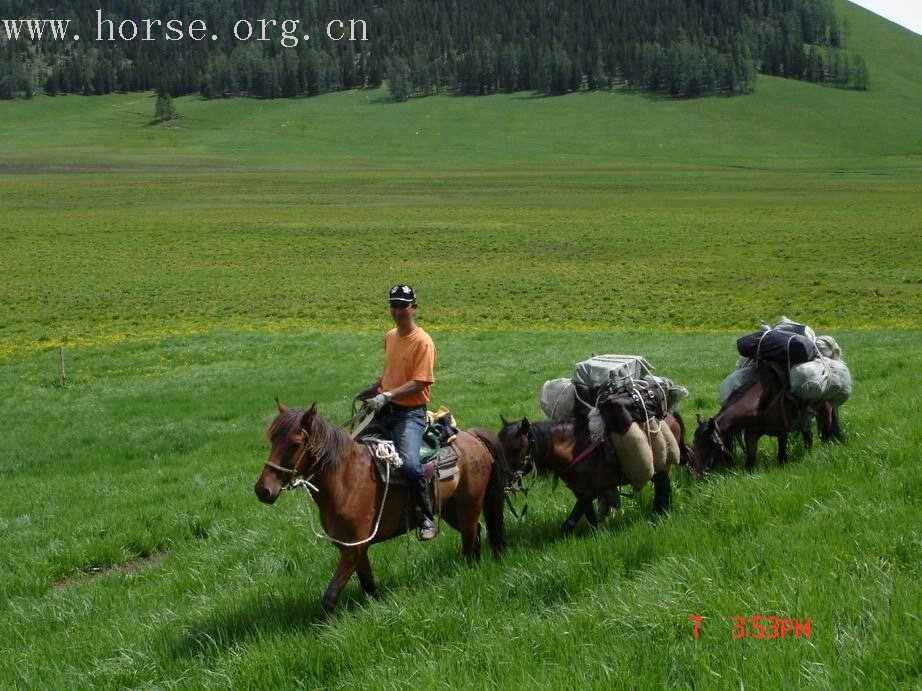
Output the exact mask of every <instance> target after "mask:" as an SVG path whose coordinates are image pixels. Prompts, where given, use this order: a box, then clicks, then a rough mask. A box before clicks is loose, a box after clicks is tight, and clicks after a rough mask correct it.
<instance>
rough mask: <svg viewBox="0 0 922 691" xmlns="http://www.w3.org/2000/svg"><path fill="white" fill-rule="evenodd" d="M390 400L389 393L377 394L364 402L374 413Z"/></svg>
mask: <svg viewBox="0 0 922 691" xmlns="http://www.w3.org/2000/svg"><path fill="white" fill-rule="evenodd" d="M390 400H391V394H390V393H389V392H385V393H379V394H378V395H377V396H375V397H374V398H369V399H368V400H367V401H365V405H367V406H368V407H369V408H371V409H372V410H374V411H375V412H378V411H379V410H381V408H383V407H384V406H386V405H387V404H388V403H390Z"/></svg>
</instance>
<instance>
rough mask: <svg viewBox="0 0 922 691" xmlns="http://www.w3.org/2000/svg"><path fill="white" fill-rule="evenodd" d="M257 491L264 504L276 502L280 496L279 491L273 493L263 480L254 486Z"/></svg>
mask: <svg viewBox="0 0 922 691" xmlns="http://www.w3.org/2000/svg"><path fill="white" fill-rule="evenodd" d="M253 489H254V491H255V492H256V498H257V499H259V501H261V502H262V503H263V504H274V503H275V500H276V499H278V498H279V493H278V492H275V493H273V492H272V490H270V489H269V488H268V487H266V486H265V485H263V484H262V483H261V482H257V483H256V487H254V488H253Z"/></svg>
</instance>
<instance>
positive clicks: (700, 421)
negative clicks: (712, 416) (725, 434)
mask: <svg viewBox="0 0 922 691" xmlns="http://www.w3.org/2000/svg"><path fill="white" fill-rule="evenodd" d="M695 417H696V418H698V424H699V425H700V424H701V423H702V422H704V420H703V419H702V417H701V413H695Z"/></svg>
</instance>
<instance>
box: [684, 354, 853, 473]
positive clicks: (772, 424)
mask: <svg viewBox="0 0 922 691" xmlns="http://www.w3.org/2000/svg"><path fill="white" fill-rule="evenodd" d="M758 367H759V370H758V372H759V376H758V377H757V378H756V379H755V380H754V381H753V382H752V383H751V384H749V385H748V386H745V387H743V388H741V389H738V390H737V391H734V392H733V394H732V395H731V396H730V397H729V398H728V399H727V400H726V402H725V403H724V404H723V406H721V408H720V411H719V412H718V413H717V415H715V416H714V417H712V418H710V419H709V420H702V419H701V417H700V416H699V418H698V427H697V429H696V430H695V439H694V443H693V447H692V452H691V456H690V463H689V468H690V469H691V471H692V473H693V474H694V475H700V474H702V473H705V472H707V471H709V470H711V469H713V468H714V467H715V466H716V465H718V464H721V463H723V464H729V463H730V462H731V461H732V457H733V453H732V452H733V446H734V443H735V442H738V441H739V440H740V438H742V442H743V445H744V448H745V451H746V469H747V470H752V468H753V466H754V465H755V462H756V456H757V454H758V450H759V438H760V437H762V436H773V437H777V439H778V463H779V464H780V465H784V464H785V463H786V462H787V460H788V435H789V434H792V433H795V432H800V433H801V434H802V435H803V439H804V447H805V448H806V449H807V450H810V449H811V448H812V447H813V428H812V421H813V418H814V417H816V419H817V426H818V427H819V430H820V437H821V439H822V440H823V441H824V442H828V441H842V440H843V438H844V437H843V435H842V430H841V427H840V426H839V413H838V408H837V407H836V406H835V405H833V404H832V403H829V402H828V401H824V402H821V403H817V404H807V403H804V402H802V401H799V400H798V399H797V398H795V397H794V396H793V395H792V394H791V393H790V390H789V388H788V385H787V380H786V377H785V375H784V372H783V370H782V369H781V368H780V367H779V366H776V365H772V364H770V363H766V362H762V363H760V364H759V365H758Z"/></svg>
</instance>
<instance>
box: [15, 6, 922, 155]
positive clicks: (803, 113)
mask: <svg viewBox="0 0 922 691" xmlns="http://www.w3.org/2000/svg"><path fill="white" fill-rule="evenodd" d="M844 16H845V18H846V19H847V20H848V23H849V26H850V34H849V35H850V41H849V46H851V47H852V48H854V49H855V50H857V51H859V52H861V53H862V54H863V55H865V56H866V59H867V62H868V66H869V69H870V72H871V75H872V80H873V83H872V90H871V91H870V92H867V93H858V92H850V91H841V90H836V89H832V88H826V87H820V86H816V85H813V84H808V83H803V82H796V81H793V80H782V79H777V78H771V77H764V76H763V77H760V78H759V80H758V86H757V92H756V94H755V95H753V96H751V97H746V98H733V99H725V98H703V99H697V100H670V99H660V98H651V97H645V96H642V95H636V94H631V95H625V94H621V93H590V94H586V95H570V96H567V97H563V98H543V97H534V96H532V95H530V94H527V93H521V94H515V95H500V96H494V97H490V98H457V97H436V98H426V99H419V100H414V101H411V102H410V103H407V104H393V103H390V102H389V101H388V99H387V97H386V94H385V92H384V91H383V90H379V91H371V92H364V91H353V92H347V93H339V94H332V95H329V96H326V97H321V98H311V99H296V100H291V101H283V102H265V101H259V100H253V99H231V100H227V101H218V102H214V101H204V100H201V99H199V98H198V97H187V98H183V99H179V100H178V103H177V107H178V110H179V112H180V113H181V114H182V115H183V116H184V117H183V119H182V120H181V121H180V122H179V123H178V124H177V125H176V126H174V127H167V128H163V127H144V126H143V125H144V124H145V123H146V122H147V121H149V120H150V119H151V118H152V116H153V108H154V103H153V98H152V97H149V96H141V95H138V94H130V95H123V96H115V97H111V98H82V97H74V96H67V97H61V98H47V97H42V98H38V99H36V100H34V101H33V102H29V103H26V102H17V103H8V104H3V105H2V111H0V112H2V113H3V118H2V121H0V128H2V129H0V135H2V136H3V137H4V141H5V146H4V149H3V151H2V153H0V157H2V159H0V160H3V161H4V162H5V163H6V164H7V165H8V166H9V165H10V164H13V163H21V164H22V165H24V166H26V169H27V170H28V169H30V168H31V167H32V166H36V167H38V168H39V169H41V168H42V167H45V166H77V167H87V166H89V167H92V166H93V165H94V164H95V165H115V166H132V167H138V166H140V167H142V168H146V167H149V166H154V165H157V166H164V165H165V166H169V167H184V166H185V165H198V166H202V167H206V166H207V167H208V168H213V167H214V166H220V167H226V168H235V167H238V166H247V167H249V166H258V167H275V168H281V169H289V170H290V169H301V170H317V169H324V170H327V169H329V168H330V167H336V168H339V169H346V170H356V169H359V170H369V169H370V170H375V169H379V168H381V167H387V168H393V167H413V168H417V167H425V168H436V169H446V168H447V170H446V171H445V172H450V171H451V170H456V169H458V168H462V167H463V168H492V167H497V168H506V167H511V166H520V165H531V166H540V167H541V168H542V169H543V168H545V167H554V168H557V167H561V168H572V167H573V166H593V167H599V166H619V165H631V166H636V165H640V164H642V163H647V162H657V163H663V162H665V163H669V164H677V163H686V164H693V165H710V164H718V165H719V164H730V163H742V164H751V165H757V164H764V165H767V166H771V167H774V166H783V165H793V164H799V165H817V166H821V167H830V166H835V165H840V164H843V165H845V164H848V162H850V161H852V162H853V159H855V158H863V157H874V158H875V159H878V158H882V157H887V159H888V161H887V162H888V164H890V165H899V164H906V165H909V164H913V163H914V161H912V160H910V161H902V160H898V159H902V158H903V157H911V156H919V155H922V129H920V128H919V127H918V113H919V112H920V111H922V73H920V70H919V64H920V63H922V38H920V37H919V36H917V35H915V34H912V33H911V32H909V31H907V30H905V29H902V28H900V27H898V26H896V25H894V24H891V23H889V22H886V21H885V20H882V19H880V18H879V17H876V16H875V15H872V14H871V13H869V12H867V11H866V10H863V9H862V8H859V7H857V6H855V5H851V4H848V5H847V6H846V7H845V8H844ZM892 159H897V160H892Z"/></svg>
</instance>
